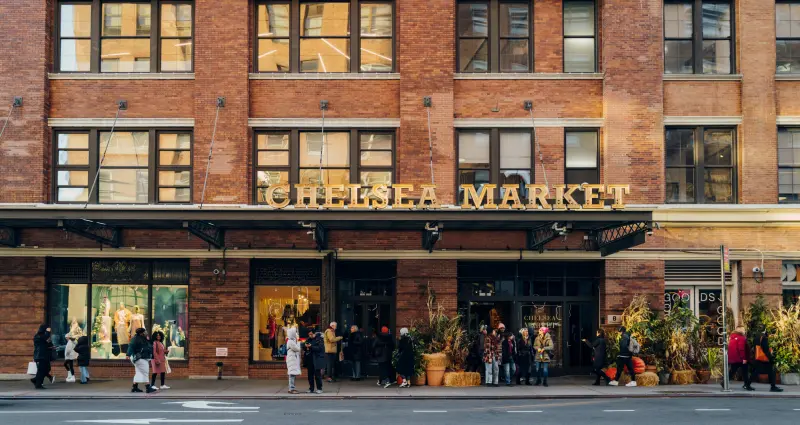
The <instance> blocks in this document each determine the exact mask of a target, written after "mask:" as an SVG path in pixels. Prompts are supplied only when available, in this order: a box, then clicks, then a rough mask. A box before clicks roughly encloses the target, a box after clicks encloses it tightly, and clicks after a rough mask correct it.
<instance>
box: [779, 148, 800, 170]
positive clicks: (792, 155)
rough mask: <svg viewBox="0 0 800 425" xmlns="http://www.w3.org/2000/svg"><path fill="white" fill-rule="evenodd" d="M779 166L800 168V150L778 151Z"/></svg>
mask: <svg viewBox="0 0 800 425" xmlns="http://www.w3.org/2000/svg"><path fill="white" fill-rule="evenodd" d="M778 165H785V166H793V165H798V166H800V149H778Z"/></svg>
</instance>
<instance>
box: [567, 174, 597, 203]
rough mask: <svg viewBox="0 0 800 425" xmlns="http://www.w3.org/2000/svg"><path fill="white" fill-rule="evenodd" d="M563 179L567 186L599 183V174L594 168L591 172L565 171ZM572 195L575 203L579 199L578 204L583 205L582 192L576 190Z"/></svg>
mask: <svg viewBox="0 0 800 425" xmlns="http://www.w3.org/2000/svg"><path fill="white" fill-rule="evenodd" d="M564 178H565V179H566V181H565V183H567V184H583V183H589V184H597V183H600V178H599V172H598V170H597V169H596V168H595V169H591V170H581V169H567V170H566V173H565V175H564ZM573 193H574V195H573V198H575V200H576V201H577V200H578V199H580V203H583V192H581V191H579V190H578V191H575V192H573Z"/></svg>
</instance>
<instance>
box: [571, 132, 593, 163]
mask: <svg viewBox="0 0 800 425" xmlns="http://www.w3.org/2000/svg"><path fill="white" fill-rule="evenodd" d="M566 139H567V142H566V143H567V147H566V166H567V168H595V167H597V133H596V132H594V131H592V132H589V131H576V132H567V137H566Z"/></svg>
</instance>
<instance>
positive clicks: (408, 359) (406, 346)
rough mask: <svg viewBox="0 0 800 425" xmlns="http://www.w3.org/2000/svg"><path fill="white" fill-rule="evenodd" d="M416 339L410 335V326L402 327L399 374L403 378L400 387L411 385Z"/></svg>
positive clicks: (399, 344)
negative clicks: (412, 338)
mask: <svg viewBox="0 0 800 425" xmlns="http://www.w3.org/2000/svg"><path fill="white" fill-rule="evenodd" d="M414 366H415V365H414V341H412V340H411V336H409V335H408V328H402V329H400V342H399V343H398V344H397V374H398V375H400V376H401V377H402V378H403V383H402V384H400V388H408V387H410V386H411V378H412V377H413V376H414V375H415V373H414Z"/></svg>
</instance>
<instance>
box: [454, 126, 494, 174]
mask: <svg viewBox="0 0 800 425" xmlns="http://www.w3.org/2000/svg"><path fill="white" fill-rule="evenodd" d="M489 158H490V155H489V133H486V132H459V133H458V167H459V168H489V162H490V159H489Z"/></svg>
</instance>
